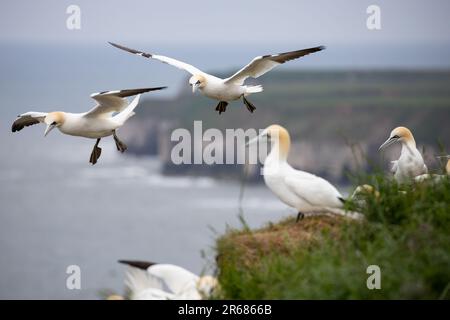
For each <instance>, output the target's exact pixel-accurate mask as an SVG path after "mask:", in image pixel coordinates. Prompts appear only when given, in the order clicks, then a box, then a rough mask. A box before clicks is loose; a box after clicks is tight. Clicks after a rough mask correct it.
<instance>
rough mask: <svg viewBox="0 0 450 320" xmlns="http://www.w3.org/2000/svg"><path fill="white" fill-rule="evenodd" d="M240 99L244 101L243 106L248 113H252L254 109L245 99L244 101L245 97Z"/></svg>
mask: <svg viewBox="0 0 450 320" xmlns="http://www.w3.org/2000/svg"><path fill="white" fill-rule="evenodd" d="M242 99H243V100H244V104H245V106H246V107H247V109H248V111H250V112H251V113H253V111H255V110H256V107H255V106H254V105H253V104H252V103H251V102H250V101H248V100H247V99H245V97H242Z"/></svg>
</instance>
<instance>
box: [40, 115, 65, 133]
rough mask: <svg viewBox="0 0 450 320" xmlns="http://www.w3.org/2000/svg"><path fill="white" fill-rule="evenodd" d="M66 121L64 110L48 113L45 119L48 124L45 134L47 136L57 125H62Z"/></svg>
mask: <svg viewBox="0 0 450 320" xmlns="http://www.w3.org/2000/svg"><path fill="white" fill-rule="evenodd" d="M64 121H65V116H64V112H60V111H55V112H50V113H48V114H47V116H46V117H45V119H44V122H45V123H46V124H47V128H46V129H45V132H44V136H46V135H47V134H48V133H49V132H50V131H52V130H53V129H54V128H55V127H59V126H61V125H62V124H63V123H64Z"/></svg>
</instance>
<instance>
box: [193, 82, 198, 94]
mask: <svg viewBox="0 0 450 320" xmlns="http://www.w3.org/2000/svg"><path fill="white" fill-rule="evenodd" d="M195 90H197V84H196V83H194V84H193V85H192V93H195Z"/></svg>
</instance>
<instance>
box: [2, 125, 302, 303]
mask: <svg viewBox="0 0 450 320" xmlns="http://www.w3.org/2000/svg"><path fill="white" fill-rule="evenodd" d="M28 129H29V130H27V131H28V132H25V131H24V132H23V134H20V135H19V134H18V135H7V136H6V137H4V138H3V139H2V148H3V152H2V157H0V185H1V189H0V203H1V214H0V253H1V256H2V258H1V259H0V271H1V272H0V298H2V299H9V298H25V299H28V298H38V299H47V298H63V299H81V298H87V299H96V298H99V297H100V295H99V292H100V291H101V290H103V289H112V290H114V291H116V292H119V293H121V292H123V275H124V267H123V266H122V265H119V264H118V263H117V260H118V259H141V260H150V261H155V262H165V263H174V264H178V265H180V266H183V267H186V268H187V269H189V270H192V271H193V272H197V273H200V272H202V271H206V272H211V271H212V269H211V268H209V267H210V266H211V261H213V260H214V252H213V246H214V240H215V238H216V237H217V236H218V235H219V234H221V233H222V232H223V231H224V230H225V226H226V225H231V226H239V220H238V218H237V215H238V212H239V210H238V207H239V203H238V198H239V190H240V185H239V183H232V182H221V181H216V180H213V179H210V178H205V177H198V178H192V177H164V176H161V175H160V174H159V162H158V160H157V159H154V158H150V157H148V158H147V157H143V158H136V157H133V156H126V155H121V154H119V153H118V152H117V151H116V149H115V146H114V143H113V142H112V141H104V142H102V143H101V147H102V148H103V153H102V156H101V158H100V160H99V162H98V163H97V164H96V165H95V166H91V165H90V164H89V163H88V157H89V154H90V151H91V148H92V145H93V141H91V140H87V139H77V138H73V137H67V136H62V135H60V134H59V133H58V132H56V131H55V132H52V133H51V134H50V135H49V136H48V137H47V138H45V139H44V138H43V136H42V132H41V131H42V130H41V129H43V128H41V127H39V128H36V127H34V128H28ZM20 133H22V132H20ZM105 140H107V139H105ZM109 140H112V139H109ZM5 151H7V152H5ZM243 208H244V216H245V219H246V220H247V221H248V223H249V224H250V225H251V226H255V227H256V226H261V225H263V224H264V223H266V222H268V221H270V220H277V219H280V218H281V217H284V216H287V215H289V214H294V212H292V211H291V210H289V209H288V208H286V207H285V206H284V205H283V204H281V203H280V202H279V201H278V200H277V199H276V198H275V197H274V196H273V195H272V194H270V192H269V191H268V190H267V189H266V188H265V187H264V186H247V188H246V190H245V197H244V201H243ZM202 251H204V253H205V256H206V258H205V257H203V254H202ZM73 264H74V265H78V266H80V268H81V290H68V289H67V288H66V278H67V276H68V274H66V268H67V266H69V265H73Z"/></svg>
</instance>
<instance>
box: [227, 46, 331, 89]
mask: <svg viewBox="0 0 450 320" xmlns="http://www.w3.org/2000/svg"><path fill="white" fill-rule="evenodd" d="M323 49H325V47H323V46H320V47H314V48H309V49H303V50H297V51H290V52H284V53H279V54H273V55H265V56H259V57H256V58H255V59H253V60H252V62H250V63H249V64H248V65H246V66H245V67H243V68H242V69H241V70H239V71H238V72H236V73H235V74H234V75H232V76H231V77H229V78H227V79H225V82H226V83H233V84H236V85H242V84H243V83H244V81H245V79H247V78H249V77H251V78H258V77H259V76H262V75H263V74H265V73H266V72H269V71H270V70H272V69H273V68H275V67H276V66H278V65H280V64H283V63H285V62H286V61H289V60H293V59H297V58H300V57H303V56H306V55H308V54H310V53H314V52H317V51H321V50H323Z"/></svg>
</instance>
